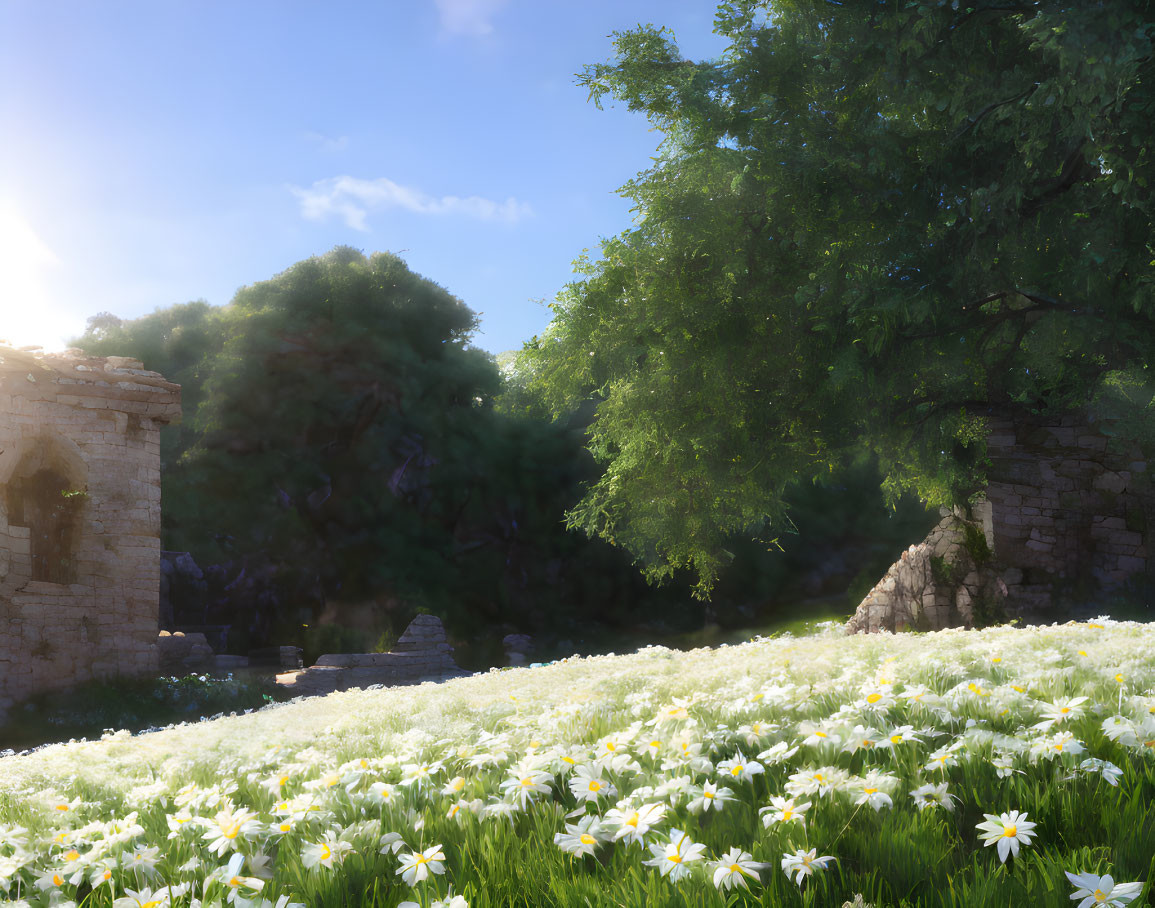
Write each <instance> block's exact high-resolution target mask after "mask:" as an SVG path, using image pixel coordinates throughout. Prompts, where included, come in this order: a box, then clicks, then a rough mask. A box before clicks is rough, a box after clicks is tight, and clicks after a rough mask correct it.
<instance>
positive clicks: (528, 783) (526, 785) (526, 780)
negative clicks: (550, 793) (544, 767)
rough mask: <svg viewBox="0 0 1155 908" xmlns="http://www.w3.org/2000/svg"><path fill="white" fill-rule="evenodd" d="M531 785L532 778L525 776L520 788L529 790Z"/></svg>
mask: <svg viewBox="0 0 1155 908" xmlns="http://www.w3.org/2000/svg"><path fill="white" fill-rule="evenodd" d="M532 784H533V777H532V776H526V777H525V778H524V779H522V780H521V787H522V788H529V787H530V786H531V785H532Z"/></svg>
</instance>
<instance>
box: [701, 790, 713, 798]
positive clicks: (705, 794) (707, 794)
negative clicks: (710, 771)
mask: <svg viewBox="0 0 1155 908" xmlns="http://www.w3.org/2000/svg"><path fill="white" fill-rule="evenodd" d="M702 797H703V798H712V797H714V792H712V791H703V792H702Z"/></svg>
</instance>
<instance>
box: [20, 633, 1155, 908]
mask: <svg viewBox="0 0 1155 908" xmlns="http://www.w3.org/2000/svg"><path fill="white" fill-rule="evenodd" d="M1153 873H1155V626H1151V625H1143V624H1135V623H1127V622H1114V621H1111V620H1108V619H1100V620H1097V621H1094V622H1090V623H1079V624H1076V623H1068V624H1065V625H1053V626H1050V627H1032V628H1014V627H1000V628H990V629H986V630H983V631H961V630H959V631H941V632H938V633H934V634H901V635H889V634H882V635H873V636H857V637H846V636H844V635H842V633H841V631H840V629H837V628H828V629H826V630H823V631H820V632H819V633H816V634H813V635H810V636H806V637H782V638H775V639H761V638H756V639H754V640H752V641H750V642H748V643H745V644H741V645H736V646H723V647H719V648H717V649H701V650H694V651H692V652H687V653H683V652H676V651H673V650H668V649H664V648H661V647H649V648H646V649H643V650H640V651H639V652H637V653H634V654H632V655H623V656H618V655H612V654H611V655H606V656H597V657H590V658H576V657H575V658H573V659H566V660H562V661H560V662H556V663H552V664H550V665H546V666H538V667H532V668H517V669H507V670H501V671H497V670H495V671H491V672H489V673H487V674H484V675H478V676H474V677H471V678H461V679H457V680H453V681H449V682H445V683H442V684H422V685H419V686H415V687H403V688H392V689H368V690H358V691H348V692H344V693H337V694H332V695H329V696H327V697H318V698H311V699H302V700H297V701H293V702H290V703H287V704H277V705H274V706H270V707H269V708H266V709H263V710H260V711H258V712H254V713H251V714H248V715H241V716H231V717H227V718H221V719H217V720H215V721H209V722H201V723H196V724H184V725H178V726H174V727H171V728H169V729H166V730H163V731H159V732H153V733H149V734H142V735H137V736H133V735H130V734H129V733H127V732H117V733H109V734H106V735H105V736H104V738H103V739H102V740H100V741H90V742H70V743H68V744H60V745H54V746H52V747H48V748H45V749H42V750H40V751H37V752H35V753H32V754H27V755H21V756H12V757H6V758H0V906H3V905H10V906H22V908H24V906H27V908H32V906H49V908H72V906H85V908H137V906H140V908H145V906H147V908H169V906H173V908H225V906H235V908H297V906H310V908H314V906H321V908H337V906H341V908H344V906H380V908H397V906H401V905H405V906H407V908H410V906H419V908H438V906H449V908H498V906H501V908H505V906H539V905H540V906H563V908H569V906H573V908H577V906H581V908H611V906H642V905H645V906H656V908H661V906H669V908H674V906H702V908H706V906H735V905H766V906H771V905H773V906H833V908H839V906H842V905H844V904H847V903H849V904H852V905H853V904H858V905H872V906H875V908H899V906H912V908H913V906H927V908H931V906H935V908H937V906H944V908H946V906H952V908H954V906H957V908H963V906H965V908H981V906H991V908H995V906H998V908H1005V906H1008V905H1030V906H1034V908H1047V906H1054V908H1058V906H1065V905H1071V904H1075V903H1078V904H1080V905H1098V904H1109V905H1148V904H1150V899H1151V892H1152V882H1151V880H1152V876H1153Z"/></svg>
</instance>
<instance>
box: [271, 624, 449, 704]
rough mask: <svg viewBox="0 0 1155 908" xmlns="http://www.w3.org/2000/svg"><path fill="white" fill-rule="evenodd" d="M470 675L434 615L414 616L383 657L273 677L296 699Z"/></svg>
mask: <svg viewBox="0 0 1155 908" xmlns="http://www.w3.org/2000/svg"><path fill="white" fill-rule="evenodd" d="M469 674H471V673H470V672H467V671H463V670H462V669H460V668H458V667H457V663H456V662H454V661H453V647H451V646H450V645H449V639H448V638H447V637H446V636H445V628H444V626H442V624H441V619H440V618H438V617H437V616H436V615H418V616H417V617H416V618H414V619H413V620H412V621H411V622H410V623H409V627H407V628H406V629H405V633H403V634H402V635H401V637H400V639H398V641H397V643H396V644H395V645H394V646H393V649H391V650H390V651H389V652H387V653H336V654H329V655H324V656H321V657H319V658H318V659H317V664H316V665H313V666H311V667H309V668H306V669H301V670H299V671H290V672H284V673H282V674H279V675H277V684H279V685H281V686H282V687H284V688H286V689H287V690H288V691H289V692H290V693H292V694H295V695H304V696H309V695H314V694H329V693H332V692H333V691H338V690H349V689H351V688H354V687H369V686H371V685H374V684H384V685H395V684H416V683H418V682H421V681H445V680H448V679H449V678H463V677H466V676H468V675H469Z"/></svg>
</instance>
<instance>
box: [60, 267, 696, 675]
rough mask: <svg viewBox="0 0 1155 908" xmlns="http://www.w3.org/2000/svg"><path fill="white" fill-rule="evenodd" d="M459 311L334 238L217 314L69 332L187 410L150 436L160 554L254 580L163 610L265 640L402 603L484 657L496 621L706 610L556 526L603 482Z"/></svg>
mask: <svg viewBox="0 0 1155 908" xmlns="http://www.w3.org/2000/svg"><path fill="white" fill-rule="evenodd" d="M475 325H476V318H475V316H474V314H473V313H472V312H471V311H470V310H469V309H468V308H467V307H466V306H465V305H464V304H463V303H461V301H459V300H457V299H455V298H454V297H452V296H451V295H450V294H448V293H447V292H446V291H445V290H444V289H442V288H441V287H438V286H437V285H436V284H434V283H433V282H431V281H429V280H426V279H425V278H422V277H420V276H418V275H416V274H413V273H412V272H410V271H409V269H408V268H407V267H406V266H405V264H404V263H403V262H402V261H401V260H400V259H398V258H396V257H395V256H391V255H387V254H378V255H374V256H372V257H369V258H366V257H365V256H363V255H362V254H360V253H359V252H357V251H355V250H350V249H336V250H334V251H333V252H331V253H330V254H328V255H326V256H323V257H320V258H313V259H309V260H307V261H304V262H300V263H298V264H297V265H294V266H293V267H291V268H289V269H287V270H286V271H285V272H284V273H282V274H280V275H277V276H276V277H274V278H273V279H271V280H268V281H263V282H260V283H257V284H253V285H252V286H249V287H246V288H244V289H243V290H241V291H240V292H239V293H238V294H237V296H236V298H235V299H234V300H233V301H232V302H231V303H230V304H229V305H227V306H224V307H210V306H208V305H207V304H205V303H199V302H198V303H188V304H184V305H179V306H173V307H170V308H168V309H161V310H157V311H156V312H154V313H152V314H151V315H148V316H145V317H143V318H139V319H135V320H131V321H125V320H121V319H118V318H116V317H115V316H110V315H108V314H107V313H102V314H101V315H99V316H96V317H94V318H93V319H92V320H90V325H89V331H88V332H87V333H86V334H85V335H84V336H83V337H81V338H78V339H77V340H75V341H74V342H73V343H74V345H76V346H80V347H82V348H83V349H85V350H86V351H87V352H89V353H91V354H93V355H116V356H131V357H135V358H138V359H140V360H142V361H143V362H144V365H145V367H146V368H149V369H154V370H156V371H159V372H161V373H163V374H165V375H166V376H168V377H170V378H173V379H175V380H176V381H178V382H180V383H181V384H182V386H183V399H184V419H183V421H182V423H181V425H180V426H179V427H166V428H165V429H164V430H163V432H162V446H161V447H162V451H161V458H162V476H163V481H164V489H163V494H164V507H163V516H164V545H165V547H166V548H169V549H175V550H181V551H186V550H187V551H191V552H192V553H193V555H194V556H195V557H196V559H197V561H198V562H199V563H200V564H201V565H202V566H203V567H211V566H217V567H219V568H220V570H219V571H218V572H217V574H220V575H223V576H224V578H227V579H228V580H230V581H231V580H233V579H235V578H237V577H238V575H240V573H241V570H242V568H243V570H244V572H245V573H244V575H243V576H244V578H245V582H248V581H250V580H256V581H257V582H256V583H254V584H252V585H251V586H248V587H241V586H238V587H235V588H234V590H233V591H232V592H230V593H229V594H228V596H227V597H224V596H222V597H221V602H220V603H219V604H218V605H213V606H209V607H208V611H207V613H202V612H201V611H198V612H197V614H196V615H193V614H185V615H183V616H182V618H181V619H179V621H178V623H193V624H195V623H202V622H203V621H206V620H211V621H218V622H221V623H230V624H232V625H233V626H234V627H235V628H238V629H243V628H245V627H249V628H250V636H249V640H248V641H247V642H248V643H250V644H252V645H256V644H258V643H261V642H278V643H280V642H285V640H286V639H287V638H286V636H285V634H286V632H287V631H288V630H289V629H290V628H293V629H295V628H296V627H297V626H298V625H299V620H298V619H299V618H300V620H308V619H305V618H303V616H301V615H300V612H301V610H305V612H306V614H313V615H315V614H316V613H317V611H318V610H319V609H320V607H321V606H322V605H323V604H324V603H325V602H327V601H332V600H340V601H346V602H363V601H369V600H375V601H377V602H378V603H379V604H380V605H381V606H382V609H385V608H388V607H389V606H393V607H395V608H396V609H397V610H398V611H397V612H395V613H394V614H392V615H390V614H386V613H381V612H379V618H380V619H382V621H383V622H391V623H393V624H394V627H393V630H394V631H397V630H400V628H399V627H398V626H397V624H396V623H397V622H401V621H405V620H407V619H408V617H410V616H411V614H412V611H413V610H414V609H415V608H418V607H424V608H427V609H429V610H432V611H434V612H436V613H438V614H440V615H442V616H443V617H446V618H447V619H449V626H450V629H451V630H452V631H453V632H454V633H455V634H457V635H459V640H461V639H470V642H472V643H477V641H481V643H482V644H483V645H480V646H477V647H475V648H476V649H478V651H477V652H473V653H470V654H467V655H465V656H464V658H465V659H466V661H468V662H469V663H470V664H474V665H478V666H480V665H481V664H492V661H493V660H500V658H501V654H500V645H497V646H496V651H494V643H496V641H499V640H500V638H501V636H502V635H503V634H505V633H510V632H512V631H522V632H531V633H534V634H536V635H539V636H541V637H545V638H550V637H553V638H554V639H559V638H565V637H568V638H570V639H571V640H573V641H574V642H575V644H580V641H581V640H583V639H587V640H588V639H589V637H590V629H591V627H595V626H599V625H608V626H611V627H612V626H614V625H615V624H616V625H618V626H621V625H622V624H624V623H625V622H626V621H627V620H631V621H633V620H637V619H639V617H644V616H645V614H647V613H655V612H662V613H667V614H668V613H670V612H671V611H674V612H677V611H678V610H679V608H681V609H682V611H685V612H688V613H689V614H691V615H692V614H693V613H694V612H700V609H693V608H685V606H689V605H690V603H689V602H688V601H686V600H688V597H687V596H686V595H685V592H684V590H679V591H675V592H673V593H672V594H671V593H670V591H665V593H664V594H663V597H662V598H661V601H659V599H658V598H657V597H651V598H650V599H649V600H648V601H643V600H646V597H647V595H648V591H647V590H646V589H645V588H644V584H642V583H641V581H640V578H639V577H638V575H637V572H636V571H635V570H634V569H633V568H632V565H631V563H630V559H629V558H628V557H625V553H623V552H621V551H617V550H614V549H612V548H611V547H609V546H607V545H606V544H604V543H601V542H598V541H589V540H584V539H582V538H580V537H575V536H574V534H570V533H567V532H565V527H564V523H563V521H562V516H563V514H564V512H565V510H566V508H568V507H569V506H571V505H573V504H574V503H575V502H576V501H577V499H578V498H579V497H580V487H581V485H582V484H583V483H586V482H589V481H592V480H593V479H595V478H596V475H597V470H596V467H595V465H594V464H593V463H592V461H591V459H590V457H589V455H588V453H587V452H586V451H585V450H584V448H583V447H582V433H583V431H584V425H583V424H581V423H580V422H574V421H573V420H570V419H564V420H558V421H550V420H548V419H545V420H543V419H540V418H535V417H533V416H529V415H526V414H524V413H520V412H515V411H516V410H517V409H518V408H517V407H511V406H508V405H507V406H506V408H505V409H504V410H503V411H501V412H499V411H498V410H497V409H496V408H495V407H494V406H493V405H492V404H493V401H494V399H495V395H496V393H497V391H498V390H499V388H500V387H501V386H502V383H501V379H500V377H499V373H498V369H497V366H496V363H495V362H494V361H493V360H492V358H491V357H489V356H488V355H487V354H485V353H484V352H483V351H480V350H477V349H474V348H471V347H470V346H469V344H468V341H469V337H470V335H471V333H472V331H473V329H474V327H475ZM510 387H511V389H512V387H513V384H512V381H511V383H510ZM217 574H214V576H217ZM215 593H217V594H219V593H220V590H215ZM270 597H271V599H270ZM211 598H212V597H210V599H211ZM204 606H205V603H198V607H199V608H203V607H204ZM278 625H279V626H278ZM294 632H295V630H294ZM487 636H488V637H489V638H490V639H489V640H488V642H486V641H485V640H484V638H485V637H487ZM471 638H472V639H471ZM487 647H488V648H487ZM567 652H572V650H568V651H567ZM487 659H488V660H490V661H489V662H486V660H487Z"/></svg>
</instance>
